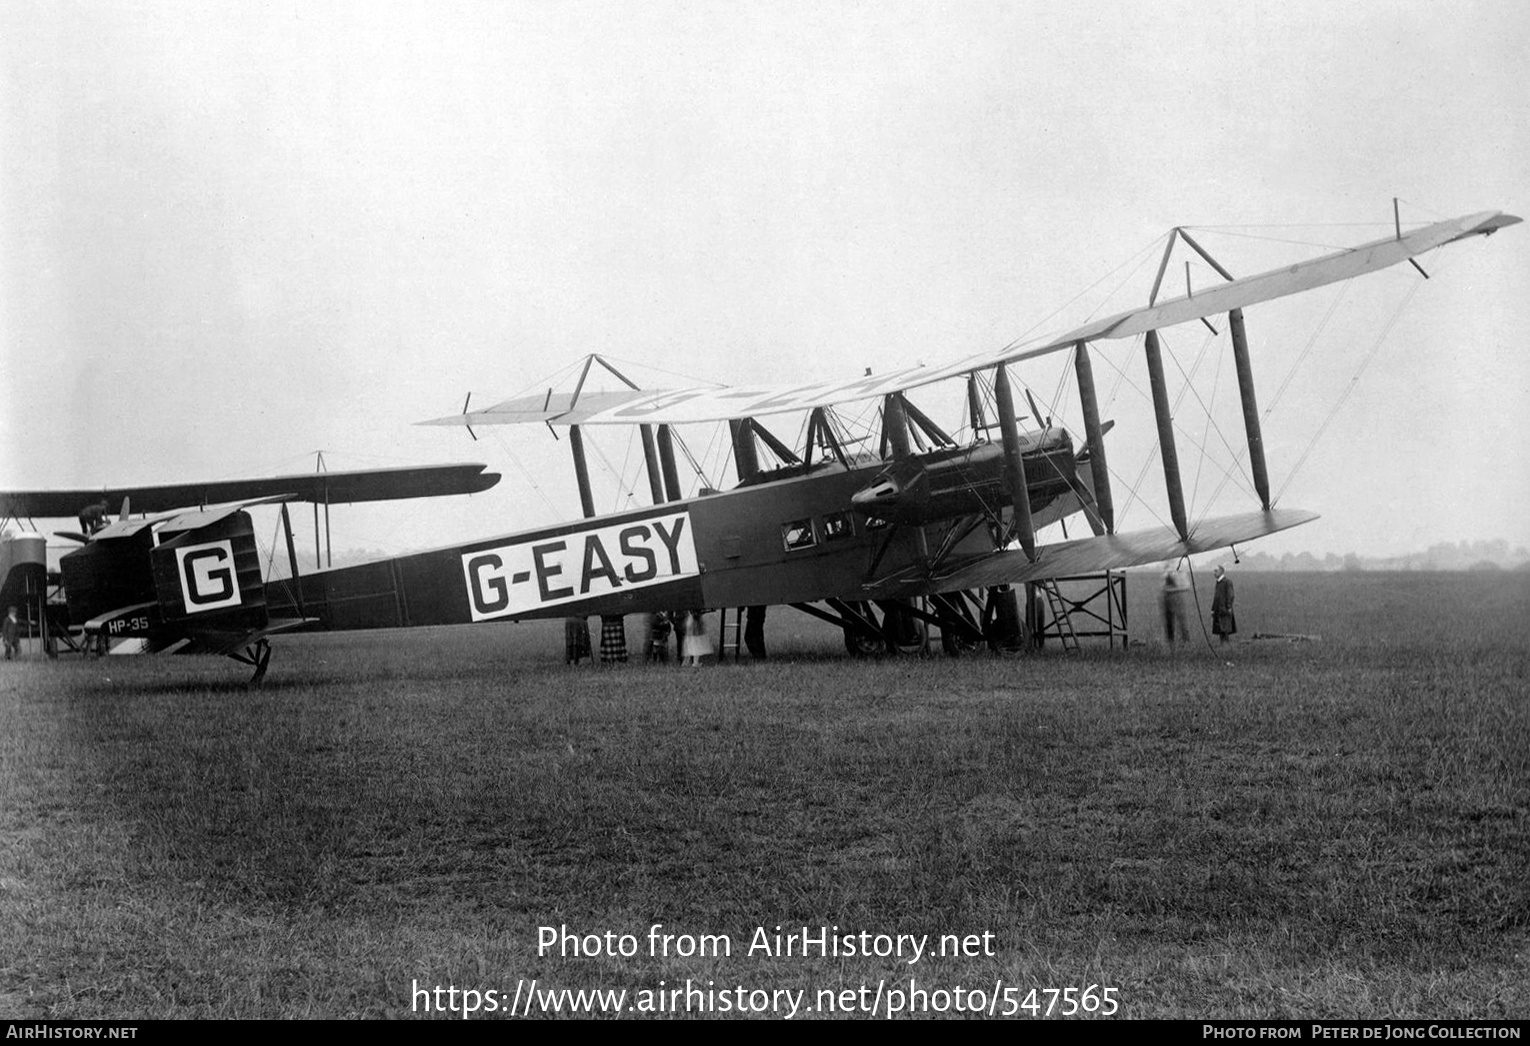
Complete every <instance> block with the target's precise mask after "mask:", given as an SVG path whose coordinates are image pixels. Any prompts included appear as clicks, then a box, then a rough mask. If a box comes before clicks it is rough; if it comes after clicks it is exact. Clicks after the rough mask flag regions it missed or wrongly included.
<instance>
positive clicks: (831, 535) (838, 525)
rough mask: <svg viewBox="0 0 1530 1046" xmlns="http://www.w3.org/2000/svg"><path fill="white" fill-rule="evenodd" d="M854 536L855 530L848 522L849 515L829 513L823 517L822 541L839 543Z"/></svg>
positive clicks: (845, 513) (846, 513)
mask: <svg viewBox="0 0 1530 1046" xmlns="http://www.w3.org/2000/svg"><path fill="white" fill-rule="evenodd" d="M854 535H855V528H854V526H853V525H852V524H851V522H850V513H848V512H830V513H829V514H828V515H827V516H825V517H823V539H824V540H825V541H839V540H842V539H843V538H848V537H853V536H854Z"/></svg>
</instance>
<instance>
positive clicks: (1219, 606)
mask: <svg viewBox="0 0 1530 1046" xmlns="http://www.w3.org/2000/svg"><path fill="white" fill-rule="evenodd" d="M1216 577H1217V590H1216V593H1215V594H1214V595H1212V597H1211V631H1213V632H1214V633H1216V634H1217V635H1219V636H1221V637H1222V642H1224V643H1225V642H1227V637H1228V636H1230V635H1232V634H1233V633H1234V632H1236V631H1238V619H1237V618H1235V617H1234V616H1233V583H1232V578H1230V577H1228V576H1227V568H1226V567H1217V569H1216Z"/></svg>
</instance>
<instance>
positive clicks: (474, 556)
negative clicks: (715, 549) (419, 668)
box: [462, 512, 699, 621]
mask: <svg viewBox="0 0 1530 1046" xmlns="http://www.w3.org/2000/svg"><path fill="white" fill-rule="evenodd" d="M462 572H463V575H464V576H465V578H466V580H467V590H468V604H469V607H470V609H471V611H472V614H473V620H474V621H487V620H489V619H491V618H497V617H516V616H519V615H521V614H527V613H530V612H532V611H536V610H543V609H546V608H547V607H553V606H559V605H561V604H564V603H574V602H578V601H579V600H584V599H592V598H595V597H598V596H607V595H611V594H613V593H617V592H624V591H627V590H630V589H638V588H648V587H650V586H653V585H659V584H663V583H665V582H668V581H673V580H675V579H676V578H683V577H692V576H694V575H696V574H697V573H699V570H698V568H697V566H696V545H695V542H694V541H693V540H692V538H691V517H690V513H688V512H674V513H670V514H669V515H666V516H653V517H650V518H648V519H642V520H637V521H635V522H631V523H612V524H607V525H604V526H600V525H593V524H592V525H591V526H590V527H589V528H587V529H584V530H575V531H572V532H570V533H567V534H559V535H557V536H555V537H543V538H528V539H525V540H522V541H515V542H512V543H509V544H504V545H499V546H496V547H494V548H485V549H479V550H478V551H476V552H466V553H463V556H462Z"/></svg>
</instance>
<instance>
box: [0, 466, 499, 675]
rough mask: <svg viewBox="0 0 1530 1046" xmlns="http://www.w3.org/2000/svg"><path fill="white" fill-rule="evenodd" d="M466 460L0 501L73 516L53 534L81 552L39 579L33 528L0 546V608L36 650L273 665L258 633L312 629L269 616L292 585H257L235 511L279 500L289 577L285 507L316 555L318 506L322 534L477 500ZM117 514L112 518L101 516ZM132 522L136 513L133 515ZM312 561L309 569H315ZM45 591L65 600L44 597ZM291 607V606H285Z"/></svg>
mask: <svg viewBox="0 0 1530 1046" xmlns="http://www.w3.org/2000/svg"><path fill="white" fill-rule="evenodd" d="M485 469H486V466H484V465H476V464H463V465H432V466H419V467H405V468H386V469H363V470H354V471H335V472H329V471H324V472H311V473H303V474H297V475H291V476H270V477H264V478H258V479H236V480H217V481H214V482H209V483H177V484H169V485H161V486H137V487H119V488H107V489H85V490H50V491H27V492H0V520H11V519H14V520H17V521H20V520H28V521H31V520H33V519H64V518H69V517H78V519H79V523H80V531H79V532H73V531H60V532H59V536H61V537H64V538H67V539H69V540H71V541H74V542H77V543H79V545H80V546H81V547H79V548H77V549H75V550H73V551H71V552H69V553H67V554H66V555H64V556H63V557H62V558H61V559H60V560H59V571H58V572H57V573H56V574H54V575H52V576H51V577H50V575H49V572H48V569H47V548H46V539H45V538H44V537H43V536H42V534H40V533H38V532H37V531H36V529H35V527H34V529H33V530H31V531H29V532H22V533H19V534H6V535H5V537H4V539H3V540H0V607H10V606H16V607H18V608H24V609H25V611H26V613H25V625H26V628H27V631H28V634H33V635H37V636H38V637H39V638H40V639H41V640H42V641H43V644H44V646H45V647H46V648H48V649H50V650H51V649H53V646H54V644H55V643H57V642H62V643H65V644H68V645H70V646H72V647H75V648H76V649H79V648H80V646H81V644H79V643H76V642H75V639H76V637H77V636H80V635H81V634H83V636H84V637H89V640H94V641H95V642H93V643H91V642H89V641H87V643H86V644H85V645H92V646H94V647H95V648H96V649H98V650H99V649H104V647H105V645H106V644H107V643H109V642H113V641H119V640H121V641H132V642H133V643H134V645H135V649H138V650H142V651H145V652H154V651H159V650H172V649H173V650H177V651H183V652H187V653H214V654H225V655H227V656H229V657H232V658H234V659H235V660H238V661H241V662H244V663H247V664H250V665H252V666H254V668H255V671H256V680H259V679H260V678H261V677H262V676H263V675H264V674H265V670H266V665H267V662H268V660H269V658H270V644H269V643H268V642H267V637H268V636H271V635H275V634H277V633H279V632H290V631H293V630H295V629H299V628H304V627H307V626H311V625H315V624H320V623H321V621H320V619H318V618H314V617H309V616H306V615H304V614H303V613H302V612H301V611H298V612H297V613H290V612H286V611H281V610H278V611H276V612H272V610H271V609H270V607H269V606H268V600H267V596H268V594H269V593H270V592H271V591H272V590H273V588H274V587H279V586H282V585H291V584H292V582H291V581H290V579H283V580H279V581H276V582H272V583H269V584H268V583H266V582H264V581H263V580H262V576H261V563H260V553H259V550H258V548H257V546H256V541H255V531H254V527H253V524H252V521H251V518H250V514H249V513H248V512H247V511H245V510H246V509H248V508H250V507H253V506H255V505H262V504H280V505H281V516H282V525H283V528H284V530H285V533H286V543H287V558H288V563H289V567H290V570H291V573H292V575H293V576H297V575H298V574H299V573H300V571H299V567H298V557H297V550H296V544H295V542H294V539H293V531H292V521H291V517H290V516H289V515H288V512H287V507H286V506H287V503H288V502H312V503H313V506H314V558H315V560H316V561H317V560H318V559H319V553H320V544H319V510H320V508H321V507H322V508H323V510H324V529H325V531H326V533H327V532H328V530H329V508H330V506H331V505H336V504H354V503H358V502H366V501H394V500H407V499H412V498H427V497H442V496H446V495H451V494H475V493H479V492H481V491H484V490H488V489H489V488H490V487H492V486H494V484H496V483H498V482H499V475H498V474H497V473H493V472H486V471H485ZM112 504H118V505H120V506H121V510H120V513H119V515H118V518H117V519H116V520H115V521H113V520H111V519H110V517H109V516H108V514H107V511H106V510H107V506H108V505H112ZM134 512H136V513H138V515H136V516H135V515H133V513H134ZM316 565H317V563H316ZM50 581H51V582H52V583H53V587H54V588H55V589H57V588H58V587H62V589H63V596H64V599H63V602H62V603H60V602H59V601H57V600H56V599H55V600H51V601H50V599H49V596H48V589H49V587H50ZM289 602H290V601H289Z"/></svg>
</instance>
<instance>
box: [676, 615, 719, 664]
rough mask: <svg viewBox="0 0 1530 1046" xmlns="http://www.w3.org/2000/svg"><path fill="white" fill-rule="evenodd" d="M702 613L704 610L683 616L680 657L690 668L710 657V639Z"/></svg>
mask: <svg viewBox="0 0 1530 1046" xmlns="http://www.w3.org/2000/svg"><path fill="white" fill-rule="evenodd" d="M704 613H706V611H704V610H690V611H687V612H686V615H685V639H684V640H682V642H681V646H680V657H681V659H682V660H683V661H684V663H685V664H687V665H690V666H692V667H695V666H697V665H700V664H701V659H702V658H704V657H710V656H711V655H712V637H711V636H709V635H707V624H706V621H704V620H703V619H702V616H701V615H702V614H704Z"/></svg>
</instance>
